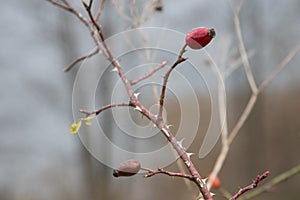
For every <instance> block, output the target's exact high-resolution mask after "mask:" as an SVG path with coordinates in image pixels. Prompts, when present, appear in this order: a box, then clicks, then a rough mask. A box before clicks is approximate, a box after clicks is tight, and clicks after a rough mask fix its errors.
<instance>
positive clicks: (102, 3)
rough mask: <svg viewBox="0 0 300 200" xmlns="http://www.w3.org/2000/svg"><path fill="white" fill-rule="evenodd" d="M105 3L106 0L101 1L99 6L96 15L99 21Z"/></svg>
mask: <svg viewBox="0 0 300 200" xmlns="http://www.w3.org/2000/svg"><path fill="white" fill-rule="evenodd" d="M104 3H105V0H101V1H100V4H99V7H98V9H97V12H96V15H95V20H96V21H98V20H99V18H100V16H101V13H102V10H103V8H104Z"/></svg>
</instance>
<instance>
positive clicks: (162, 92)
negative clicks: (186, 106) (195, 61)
mask: <svg viewBox="0 0 300 200" xmlns="http://www.w3.org/2000/svg"><path fill="white" fill-rule="evenodd" d="M186 46H187V45H186V44H185V45H184V46H183V47H182V48H181V50H180V52H179V55H178V58H177V60H176V61H175V62H174V63H173V65H172V66H171V67H170V68H169V70H168V71H167V72H166V74H165V75H164V81H163V85H162V89H161V94H160V100H159V110H158V117H157V119H158V120H162V119H163V118H162V115H163V107H164V99H165V94H166V88H167V83H168V79H169V76H170V74H171V72H172V71H173V69H175V67H176V66H177V65H178V64H180V63H182V62H184V61H185V60H186V59H187V58H183V57H182V55H183V54H184V52H185V48H186Z"/></svg>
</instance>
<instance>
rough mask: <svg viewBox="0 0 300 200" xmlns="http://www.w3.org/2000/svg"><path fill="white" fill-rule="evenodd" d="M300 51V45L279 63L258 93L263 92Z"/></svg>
mask: <svg viewBox="0 0 300 200" xmlns="http://www.w3.org/2000/svg"><path fill="white" fill-rule="evenodd" d="M299 51H300V44H299V45H297V46H296V47H295V48H294V49H293V50H291V51H290V52H289V54H288V55H287V56H286V57H285V58H284V59H283V60H282V61H281V62H280V63H279V65H278V66H277V67H276V69H275V70H274V71H273V73H272V74H270V75H269V76H268V77H267V78H266V79H265V80H264V81H263V82H262V83H261V84H260V86H259V87H258V92H262V91H263V90H264V89H265V88H266V87H267V86H268V85H269V84H270V83H271V82H272V81H273V80H274V78H275V77H276V76H277V75H278V74H279V73H280V72H281V71H282V70H283V69H284V68H285V67H286V66H287V64H288V63H289V62H290V61H291V60H292V59H293V58H294V57H295V56H296V55H297V53H298V52H299Z"/></svg>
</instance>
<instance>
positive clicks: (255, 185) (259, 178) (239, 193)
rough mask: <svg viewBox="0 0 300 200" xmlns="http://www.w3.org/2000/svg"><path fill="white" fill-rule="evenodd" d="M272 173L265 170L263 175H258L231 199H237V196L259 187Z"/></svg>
mask: <svg viewBox="0 0 300 200" xmlns="http://www.w3.org/2000/svg"><path fill="white" fill-rule="evenodd" d="M269 174H270V172H269V171H266V172H264V173H263V174H262V175H258V176H257V177H256V179H255V180H254V181H253V182H252V184H250V185H248V186H246V187H244V188H242V189H240V190H239V191H238V192H237V193H236V194H235V195H234V196H233V197H232V198H231V200H236V199H237V198H239V197H240V196H242V195H243V194H244V193H245V192H247V191H249V190H252V189H254V188H256V187H257V185H258V183H259V182H261V181H262V180H264V179H265V178H267V177H268V175H269Z"/></svg>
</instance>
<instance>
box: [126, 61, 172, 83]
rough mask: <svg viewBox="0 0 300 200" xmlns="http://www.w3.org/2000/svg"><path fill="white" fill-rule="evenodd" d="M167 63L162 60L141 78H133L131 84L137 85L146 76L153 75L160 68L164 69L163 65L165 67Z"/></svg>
mask: <svg viewBox="0 0 300 200" xmlns="http://www.w3.org/2000/svg"><path fill="white" fill-rule="evenodd" d="M166 65H167V62H166V61H164V62H162V63H161V64H160V65H158V66H157V67H156V68H154V69H153V70H152V71H150V72H149V73H147V74H145V75H144V76H141V77H140V78H137V79H135V80H131V81H130V84H131V85H135V84H137V83H138V82H140V81H142V80H145V79H146V78H148V77H150V76H152V75H153V74H154V73H155V72H157V71H158V70H160V69H162V68H163V67H165V66H166Z"/></svg>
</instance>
